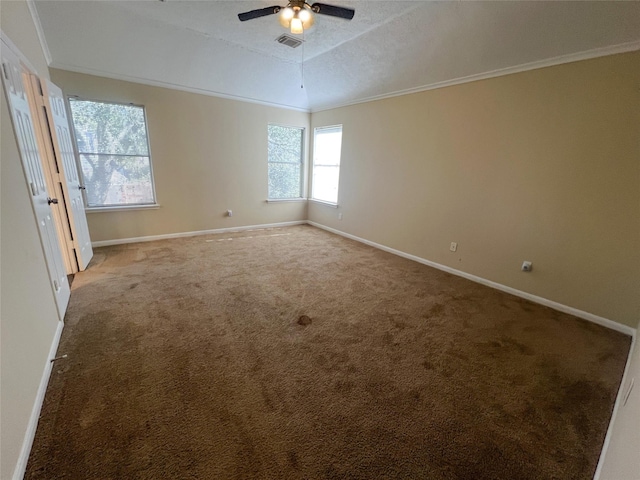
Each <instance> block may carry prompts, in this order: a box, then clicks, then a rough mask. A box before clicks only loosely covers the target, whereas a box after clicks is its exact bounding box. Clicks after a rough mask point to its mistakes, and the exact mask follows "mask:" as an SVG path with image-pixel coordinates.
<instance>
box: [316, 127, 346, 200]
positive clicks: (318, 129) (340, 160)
mask: <svg viewBox="0 0 640 480" xmlns="http://www.w3.org/2000/svg"><path fill="white" fill-rule="evenodd" d="M331 131H339V132H340V136H341V140H340V158H339V159H338V165H326V164H319V163H316V146H317V144H318V142H317V138H318V132H331ZM342 133H343V128H342V124H338V125H327V126H323V127H316V128H314V129H313V162H312V166H311V195H310V198H309V199H310V200H312V201H313V202H317V203H322V204H324V205H329V206H332V207H338V201H339V200H340V169H341V167H342ZM316 166H317V167H335V168H337V169H338V185H337V186H336V190H337V191H336V201H335V202H331V201H328V200H323V199H320V198H315V197H314V196H313V191H314V188H315V186H314V181H313V177H314V171H315V168H316Z"/></svg>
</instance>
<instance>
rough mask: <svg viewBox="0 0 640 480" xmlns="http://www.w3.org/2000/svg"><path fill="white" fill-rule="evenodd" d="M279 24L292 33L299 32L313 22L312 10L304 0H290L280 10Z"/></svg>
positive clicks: (306, 28)
mask: <svg viewBox="0 0 640 480" xmlns="http://www.w3.org/2000/svg"><path fill="white" fill-rule="evenodd" d="M278 19H279V20H280V25H282V26H283V27H284V28H286V29H288V30H290V31H291V33H294V34H301V33H303V32H304V30H308V29H309V28H311V26H312V25H313V24H314V18H313V11H312V10H311V7H310V6H309V4H307V3H305V2H304V1H298V0H296V1H291V2H289V4H288V5H287V6H286V7H285V8H283V9H282V10H280V15H278Z"/></svg>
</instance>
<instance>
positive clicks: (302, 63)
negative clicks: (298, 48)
mask: <svg viewBox="0 0 640 480" xmlns="http://www.w3.org/2000/svg"><path fill="white" fill-rule="evenodd" d="M300 88H304V30H302V61H301V62H300Z"/></svg>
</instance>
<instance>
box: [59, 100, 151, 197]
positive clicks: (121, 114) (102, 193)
mask: <svg viewBox="0 0 640 480" xmlns="http://www.w3.org/2000/svg"><path fill="white" fill-rule="evenodd" d="M69 105H70V106H71V117H72V120H73V126H74V129H75V136H76V144H77V147H78V154H79V155H80V166H81V167H82V176H83V178H84V185H85V187H86V190H85V193H86V200H87V205H88V206H89V207H121V206H130V205H153V204H155V194H154V188H153V175H152V172H151V157H150V155H149V142H148V139H147V124H146V119H145V114H144V108H143V107H140V106H135V105H123V104H118V103H105V102H94V101H90V100H80V99H76V98H70V99H69Z"/></svg>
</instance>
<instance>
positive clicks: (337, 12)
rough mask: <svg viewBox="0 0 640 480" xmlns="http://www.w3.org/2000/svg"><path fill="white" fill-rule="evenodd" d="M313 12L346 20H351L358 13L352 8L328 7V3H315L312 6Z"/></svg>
mask: <svg viewBox="0 0 640 480" xmlns="http://www.w3.org/2000/svg"><path fill="white" fill-rule="evenodd" d="M311 10H313V11H314V12H316V13H319V14H321V15H331V16H332V17H339V18H344V19H345V20H351V19H352V18H353V15H354V14H355V13H356V11H355V10H353V9H352V8H344V7H336V6H334V5H327V4H326V3H314V4H313V5H311Z"/></svg>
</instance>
